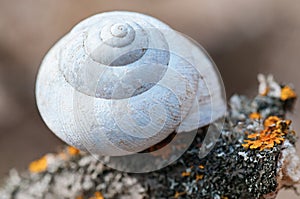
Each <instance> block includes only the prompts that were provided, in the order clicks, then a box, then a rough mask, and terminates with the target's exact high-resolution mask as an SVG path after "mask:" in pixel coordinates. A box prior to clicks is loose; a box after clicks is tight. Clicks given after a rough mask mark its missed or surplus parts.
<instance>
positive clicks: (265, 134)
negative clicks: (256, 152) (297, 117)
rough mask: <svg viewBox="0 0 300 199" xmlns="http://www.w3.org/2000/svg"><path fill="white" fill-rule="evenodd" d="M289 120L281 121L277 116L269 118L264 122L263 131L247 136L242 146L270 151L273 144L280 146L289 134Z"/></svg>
mask: <svg viewBox="0 0 300 199" xmlns="http://www.w3.org/2000/svg"><path fill="white" fill-rule="evenodd" d="M290 124H291V121H290V120H282V119H280V118H279V117H277V116H271V117H269V118H267V119H266V120H265V122H264V127H265V129H264V130H262V131H261V132H259V133H253V134H250V135H248V136H247V138H248V140H244V142H245V144H242V146H243V147H245V148H250V149H260V150H261V151H262V150H264V149H271V148H273V147H274V144H275V143H276V144H281V143H282V142H283V141H284V135H286V134H287V133H288V132H289V126H290Z"/></svg>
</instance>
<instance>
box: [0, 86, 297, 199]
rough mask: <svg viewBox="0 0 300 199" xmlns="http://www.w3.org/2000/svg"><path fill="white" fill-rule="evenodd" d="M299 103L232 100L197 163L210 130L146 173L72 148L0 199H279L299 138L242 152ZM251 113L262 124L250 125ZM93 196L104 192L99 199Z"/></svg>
mask: <svg viewBox="0 0 300 199" xmlns="http://www.w3.org/2000/svg"><path fill="white" fill-rule="evenodd" d="M275 83H276V82H274V81H273V82H272V85H273V86H274V84H275ZM262 87H264V86H261V87H260V90H262ZM265 87H266V86H265ZM280 87H281V88H283V85H280ZM277 90H278V89H277ZM277 92H278V91H277ZM294 99H295V98H291V99H285V100H282V99H281V98H280V94H279V93H275V94H274V92H273V93H272V95H268V94H267V93H264V96H262V94H259V95H258V96H257V97H255V98H254V99H252V100H251V99H249V98H247V97H245V96H239V95H234V96H233V97H232V98H231V99H230V101H229V110H228V116H227V117H226V121H225V124H224V127H223V130H222V133H221V136H220V137H219V138H218V141H217V143H216V145H215V146H214V148H213V150H212V151H210V153H209V154H208V155H207V156H206V157H205V158H199V148H200V147H201V143H202V141H203V132H204V131H205V130H206V128H203V129H201V133H199V134H198V135H197V136H196V138H195V140H194V142H193V143H192V145H191V146H190V148H189V150H188V151H187V152H186V153H185V154H184V155H183V156H182V157H181V158H180V159H179V160H178V161H176V162H175V163H173V164H172V165H170V166H168V167H166V168H164V169H162V170H159V171H155V172H151V173H147V174H128V173H123V172H119V171H116V170H112V169H110V168H108V167H106V166H104V165H105V161H109V159H107V160H104V163H103V162H99V161H97V159H96V158H95V157H94V156H92V155H90V154H86V153H82V152H78V153H77V152H76V150H75V149H72V148H70V147H67V148H65V149H63V150H62V151H61V152H60V153H58V154H48V155H46V156H45V157H44V158H46V160H47V165H46V167H45V168H44V167H43V166H45V165H42V167H40V166H39V165H37V168H35V167H34V168H35V169H37V170H36V172H34V169H33V171H31V172H22V173H21V174H19V173H18V172H17V171H16V170H12V171H11V172H10V176H9V177H8V179H7V180H6V182H5V184H4V185H3V187H2V189H1V190H0V198H1V199H10V198H16V199H37V198H47V199H52V198H56V199H60V198H61V199H64V198H78V199H82V198H91V197H94V198H98V199H99V198H100V199H101V198H106V199H108V198H113V199H114V198H121V199H127V198H128V199H129V198H133V199H139V198H140V199H142V198H158V199H160V198H162V199H165V198H187V199H190V198H191V199H198V198H204V199H206V198H207V199H226V198H233V199H235V198H236V199H241V198H247V199H255V198H274V197H276V194H277V192H278V190H279V189H280V188H281V187H287V186H288V187H292V186H293V184H295V183H297V182H299V181H300V171H299V170H300V160H299V158H298V159H297V157H296V156H295V148H294V145H295V142H296V136H295V134H294V133H293V131H292V130H288V132H287V133H286V135H284V140H285V141H284V142H282V143H275V144H274V146H273V147H270V148H269V149H264V150H259V148H253V149H250V148H245V147H243V144H244V140H245V139H246V138H247V135H248V134H245V133H246V132H259V131H261V130H263V129H264V125H263V121H264V119H266V118H268V117H269V116H278V117H280V118H282V119H284V117H285V114H286V112H287V111H288V110H290V109H291V107H292V106H291V105H292V104H293V103H294ZM252 113H257V115H259V118H256V119H255V118H251V117H250V116H249V115H251V114H252ZM70 149H71V152H70ZM74 150H75V152H74ZM72 151H73V152H72ZM38 163H39V162H38ZM95 193H99V194H98V196H97V197H96V196H95Z"/></svg>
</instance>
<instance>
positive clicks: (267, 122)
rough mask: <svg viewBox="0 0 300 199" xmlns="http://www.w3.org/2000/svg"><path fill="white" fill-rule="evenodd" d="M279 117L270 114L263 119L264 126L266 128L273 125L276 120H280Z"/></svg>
mask: <svg viewBox="0 0 300 199" xmlns="http://www.w3.org/2000/svg"><path fill="white" fill-rule="evenodd" d="M280 120H281V119H280V118H279V117H277V116H270V117H268V118H267V119H265V121H264V127H265V128H268V127H271V126H273V125H275V124H276V123H277V122H278V121H280Z"/></svg>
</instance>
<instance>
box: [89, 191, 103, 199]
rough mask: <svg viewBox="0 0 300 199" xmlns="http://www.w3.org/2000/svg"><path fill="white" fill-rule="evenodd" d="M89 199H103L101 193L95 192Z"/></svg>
mask: <svg viewBox="0 0 300 199" xmlns="http://www.w3.org/2000/svg"><path fill="white" fill-rule="evenodd" d="M90 199H104V197H103V195H102V193H101V192H99V191H97V192H95V193H94V196H93V197H90Z"/></svg>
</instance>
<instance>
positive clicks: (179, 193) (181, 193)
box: [174, 191, 186, 198]
mask: <svg viewBox="0 0 300 199" xmlns="http://www.w3.org/2000/svg"><path fill="white" fill-rule="evenodd" d="M185 194H186V192H178V191H176V193H175V195H174V198H179V197H180V196H183V195H185Z"/></svg>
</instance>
